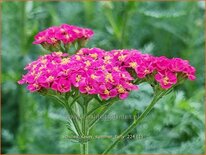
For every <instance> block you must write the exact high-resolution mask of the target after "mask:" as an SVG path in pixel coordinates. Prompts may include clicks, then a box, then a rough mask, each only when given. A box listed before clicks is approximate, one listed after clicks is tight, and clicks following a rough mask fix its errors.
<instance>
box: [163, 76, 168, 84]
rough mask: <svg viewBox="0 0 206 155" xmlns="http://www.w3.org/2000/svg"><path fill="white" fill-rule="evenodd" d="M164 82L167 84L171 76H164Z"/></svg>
mask: <svg viewBox="0 0 206 155" xmlns="http://www.w3.org/2000/svg"><path fill="white" fill-rule="evenodd" d="M163 83H164V84H165V85H167V84H168V83H169V78H168V77H167V76H166V77H164V78H163Z"/></svg>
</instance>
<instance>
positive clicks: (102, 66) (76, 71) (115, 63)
mask: <svg viewBox="0 0 206 155" xmlns="http://www.w3.org/2000/svg"><path fill="white" fill-rule="evenodd" d="M69 28H71V30H70V29H69ZM74 30H76V31H77V32H78V33H77V32H76V31H74ZM86 30H88V29H86ZM86 30H84V29H80V28H77V27H74V26H67V25H65V24H64V25H61V26H60V27H52V28H49V29H48V30H45V31H43V32H40V33H39V34H38V35H37V37H36V38H37V40H36V41H35V43H44V42H48V43H50V40H49V39H51V38H50V37H54V38H55V40H56V41H59V40H61V39H62V40H61V41H63V42H64V43H65V42H66V43H67V41H66V40H64V39H66V38H65V37H64V35H62V33H63V32H67V33H68V34H67V35H68V36H72V37H73V38H71V40H68V42H70V43H71V42H72V41H74V40H75V39H76V38H82V36H84V37H85V38H86V37H87V38H89V37H90V36H91V35H92V34H93V32H92V31H91V30H88V31H86ZM90 31H91V32H90ZM70 32H71V34H70ZM74 32H76V33H74ZM86 32H87V33H88V34H87V33H86ZM40 34H41V37H40V36H39V35H40ZM49 35H50V36H49ZM42 37H43V38H46V39H42ZM48 38H49V39H48ZM25 69H26V70H28V73H27V74H26V75H24V76H23V78H22V79H21V80H20V81H19V84H24V83H26V84H28V86H27V88H28V90H30V91H31V92H34V91H39V90H41V89H52V90H54V91H58V92H60V93H66V92H69V91H71V89H75V88H78V89H79V91H80V92H81V93H86V94H96V95H99V96H100V97H101V98H102V99H108V98H113V97H116V96H119V98H121V99H125V98H126V97H127V96H128V93H129V92H130V91H132V90H137V89H138V87H137V86H136V84H137V82H138V81H139V80H141V81H144V82H150V83H151V84H155V83H159V85H160V87H161V88H162V89H169V88H171V87H172V86H173V85H175V84H177V83H178V82H179V80H180V79H182V78H185V79H186V78H188V79H190V80H194V79H195V68H194V67H192V66H191V65H190V64H189V62H188V61H187V60H182V59H180V58H172V59H168V58H166V57H164V56H161V57H154V56H152V55H149V54H142V53H141V52H139V51H137V50H134V49H132V50H126V49H123V50H112V51H104V50H102V49H99V48H90V49H89V48H82V49H80V50H78V51H77V53H76V54H74V55H69V54H67V53H62V52H52V53H51V54H48V55H44V56H40V57H39V58H38V60H36V61H34V62H32V63H30V64H28V65H27V66H26V67H25Z"/></svg>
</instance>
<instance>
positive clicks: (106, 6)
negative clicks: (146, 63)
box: [1, 1, 205, 154]
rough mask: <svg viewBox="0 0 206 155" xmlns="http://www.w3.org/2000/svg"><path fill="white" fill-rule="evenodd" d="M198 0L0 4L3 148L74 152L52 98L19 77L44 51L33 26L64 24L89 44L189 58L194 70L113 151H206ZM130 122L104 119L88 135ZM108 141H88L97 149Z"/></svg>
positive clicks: (129, 105) (127, 105) (125, 104)
mask: <svg viewBox="0 0 206 155" xmlns="http://www.w3.org/2000/svg"><path fill="white" fill-rule="evenodd" d="M204 9H205V6H204V1H202V2H32V1H30V2H3V3H2V13H3V14H2V22H3V25H2V51H3V52H2V120H1V121H2V153H22V154H23V153H48V154H50V153H55V154H60V153H79V144H77V143H73V142H71V141H70V139H68V138H66V136H68V131H67V129H66V123H67V122H66V118H67V114H66V111H65V110H64V109H63V108H61V106H59V105H58V104H55V103H54V102H53V100H51V99H49V98H45V97H42V96H40V95H38V94H36V93H33V94H31V93H29V92H28V91H27V90H26V89H25V86H19V85H18V84H17V81H18V80H19V79H20V78H21V75H22V74H23V73H25V72H24V71H23V68H24V66H25V65H26V64H27V63H28V62H31V61H32V60H35V59H36V58H37V57H38V56H39V55H43V54H44V53H43V50H42V49H41V48H40V46H36V45H32V41H33V37H34V35H35V34H36V33H38V32H39V31H41V30H43V29H45V28H48V27H50V26H52V25H60V24H62V23H67V24H72V25H77V26H83V27H88V28H91V29H93V30H94V32H95V35H94V37H93V38H92V40H91V41H90V42H89V44H88V45H87V47H100V48H104V49H105V50H111V49H119V48H136V49H139V50H142V51H143V52H144V53H151V54H154V55H156V56H160V55H165V56H168V57H170V58H171V57H181V58H183V59H188V60H189V61H190V62H191V64H192V65H194V66H195V67H196V69H197V79H196V81H192V82H191V81H187V82H185V83H184V84H183V85H181V86H179V87H177V88H176V90H175V91H174V92H173V93H171V94H169V95H167V96H166V97H164V98H163V99H162V100H161V101H160V102H159V103H158V104H157V105H156V106H155V109H154V110H153V111H152V113H150V115H149V116H148V117H147V118H146V119H145V120H144V121H142V123H141V125H140V126H139V127H138V128H136V130H134V131H133V132H132V133H131V135H132V134H134V135H136V136H139V137H141V138H134V139H128V140H124V141H122V142H121V143H119V144H118V145H117V147H116V148H115V149H114V150H112V152H111V153H117V154H118V153H124V154H126V153H130V154H131V153H170V154H171V153H172V154H174V153H179V154H180V153H185V154H187V153H188V154H192V153H196V154H197V153H204V141H205V138H204V137H205V136H204V129H205V117H204V115H205V112H204V93H205V90H204V66H205V64H204V40H205V37H204ZM151 96H152V92H151V88H150V87H149V86H148V85H147V84H142V85H141V86H140V90H139V91H138V92H135V93H134V92H133V93H131V94H130V96H129V98H128V99H126V100H125V101H121V102H119V103H117V104H116V105H114V106H113V107H112V110H110V113H109V114H110V115H129V114H130V113H131V112H132V111H133V110H134V109H138V110H139V111H140V112H141V111H142V110H143V109H144V108H145V107H146V105H147V104H148V102H149V100H150V99H151ZM131 121H132V120H130V119H127V120H110V121H109V120H107V121H105V120H102V122H100V123H98V124H97V126H96V130H93V131H92V134H93V135H118V134H119V133H120V132H121V131H122V130H123V129H124V128H126V127H127V126H128V125H129V124H130V123H131ZM110 142H111V139H96V140H94V141H92V142H91V143H90V153H93V154H94V153H101V152H102V151H103V150H104V149H105V147H106V146H108V145H109V143H110Z"/></svg>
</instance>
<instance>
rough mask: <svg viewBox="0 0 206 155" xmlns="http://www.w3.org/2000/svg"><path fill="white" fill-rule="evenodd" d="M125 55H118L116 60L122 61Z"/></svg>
mask: <svg viewBox="0 0 206 155" xmlns="http://www.w3.org/2000/svg"><path fill="white" fill-rule="evenodd" d="M125 57H126V55H120V56H118V60H119V61H124V59H125Z"/></svg>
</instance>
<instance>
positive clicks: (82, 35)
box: [33, 24, 94, 45]
mask: <svg viewBox="0 0 206 155" xmlns="http://www.w3.org/2000/svg"><path fill="white" fill-rule="evenodd" d="M93 34H94V32H93V31H92V30H91V29H87V28H80V27H77V26H73V25H67V24H62V25H60V26H53V27H50V28H48V29H46V30H43V31H41V32H39V33H38V34H37V35H36V36H35V37H34V38H35V41H34V42H33V44H49V45H55V44H60V43H61V42H62V43H64V44H69V43H72V42H74V41H76V40H79V39H85V40H87V39H89V38H91V37H92V36H93Z"/></svg>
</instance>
